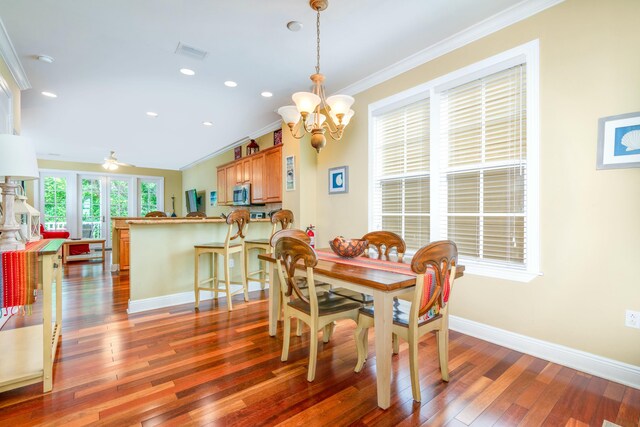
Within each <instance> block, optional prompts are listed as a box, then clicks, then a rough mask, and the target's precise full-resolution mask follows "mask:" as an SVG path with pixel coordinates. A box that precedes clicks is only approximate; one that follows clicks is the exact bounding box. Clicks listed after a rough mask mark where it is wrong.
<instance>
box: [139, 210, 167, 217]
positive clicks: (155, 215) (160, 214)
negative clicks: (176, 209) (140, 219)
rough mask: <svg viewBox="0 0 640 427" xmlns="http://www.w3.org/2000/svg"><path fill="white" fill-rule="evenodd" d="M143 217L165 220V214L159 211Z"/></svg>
mask: <svg viewBox="0 0 640 427" xmlns="http://www.w3.org/2000/svg"><path fill="white" fill-rule="evenodd" d="M144 217H145V218H166V217H167V214H166V213H164V212H161V211H151V212H149V213H147V214H146V215H145V216H144Z"/></svg>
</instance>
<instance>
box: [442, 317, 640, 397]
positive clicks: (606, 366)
mask: <svg viewBox="0 0 640 427" xmlns="http://www.w3.org/2000/svg"><path fill="white" fill-rule="evenodd" d="M449 328H450V329H452V330H454V331H457V332H461V333H463V334H466V335H471V336H472V337H476V338H479V339H482V340H485V341H489V342H492V343H495V344H498V345H501V346H503V347H507V348H510V349H513V350H516V351H520V352H523V353H526V354H530V355H532V356H535V357H539V358H541V359H545V360H548V361H550V362H553V363H557V364H559V365H563V366H567V367H569V368H572V369H577V370H579V371H582V372H586V373H588V374H592V375H596V376H598V377H602V378H605V379H608V380H611V381H615V382H617V383H620V384H624V385H627V386H629V387H633V388H637V389H640V366H634V365H630V364H627V363H623V362H619V361H617V360H613V359H608V358H606V357H601V356H598V355H595V354H591V353H587V352H585V351H581V350H576V349H573V348H569V347H565V346H563V345H559V344H554V343H550V342H547V341H542V340H539V339H536V338H531V337H528V336H525V335H520V334H516V333H514V332H509V331H505V330H504V329H498V328H495V327H493V326H489V325H485V324H483V323H478V322H474V321H472V320H467V319H463V318H461V317H457V316H450V317H449Z"/></svg>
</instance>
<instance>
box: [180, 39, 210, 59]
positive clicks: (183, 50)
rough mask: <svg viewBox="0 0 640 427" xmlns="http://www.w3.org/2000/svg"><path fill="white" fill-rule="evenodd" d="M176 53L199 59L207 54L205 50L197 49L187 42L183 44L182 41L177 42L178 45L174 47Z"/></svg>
mask: <svg viewBox="0 0 640 427" xmlns="http://www.w3.org/2000/svg"><path fill="white" fill-rule="evenodd" d="M176 53H177V54H178V55H184V56H188V57H189V58H195V59H199V60H201V61H202V60H203V59H204V58H205V56H207V52H206V51H204V50H202V49H198V48H196V47H193V46H189V45H188V44H184V43H182V42H179V43H178V47H177V48H176Z"/></svg>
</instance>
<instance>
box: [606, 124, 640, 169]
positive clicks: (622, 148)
mask: <svg viewBox="0 0 640 427" xmlns="http://www.w3.org/2000/svg"><path fill="white" fill-rule="evenodd" d="M639 167H640V112H637V113H628V114H620V115H618V116H609V117H603V118H601V119H600V120H598V157H597V163H596V169H621V168H639Z"/></svg>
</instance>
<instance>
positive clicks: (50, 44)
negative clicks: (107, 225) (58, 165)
mask: <svg viewBox="0 0 640 427" xmlns="http://www.w3.org/2000/svg"><path fill="white" fill-rule="evenodd" d="M519 1H520V0H482V1H478V0H401V1H398V0H395V1H393V0H340V1H338V0H333V1H331V2H330V5H329V8H328V9H327V10H326V11H324V12H322V15H321V22H322V24H321V30H322V33H321V50H322V52H321V54H322V56H321V71H322V72H323V74H325V75H326V89H327V93H328V94H330V93H334V92H336V91H338V90H340V89H342V88H345V87H348V86H350V85H352V84H354V83H356V82H358V81H360V80H362V79H363V78H365V77H367V76H370V75H371V74H373V73H375V72H378V71H380V70H382V69H385V68H386V67H389V66H390V65H392V64H395V63H397V62H398V61H400V60H402V59H404V58H407V57H409V56H411V55H413V54H415V53H417V52H419V51H421V50H423V49H425V48H428V47H430V46H433V45H434V44H436V43H438V42H440V41H442V40H443V39H446V38H448V37H450V36H452V35H454V34H456V33H458V32H460V31H462V30H464V29H466V28H468V27H470V26H472V25H474V24H476V23H478V22H480V21H483V20H485V19H487V18H489V17H491V16H493V15H495V14H498V13H500V12H501V11H504V10H505V9H507V8H509V7H511V6H513V5H515V4H516V3H519ZM0 18H1V19H2V21H3V22H4V25H5V27H6V29H7V32H8V34H9V37H10V39H11V41H12V43H13V45H14V47H15V50H16V52H17V54H18V56H19V59H20V61H21V62H22V65H23V67H24V69H25V71H26V74H27V77H28V78H29V81H30V83H31V86H32V89H29V90H26V91H24V92H23V94H22V134H23V135H24V136H26V137H28V138H30V139H31V140H33V141H34V143H35V145H36V147H37V151H38V157H39V158H49V159H56V160H70V161H83V162H91V163H100V162H101V161H102V159H103V158H104V157H106V156H107V155H108V154H109V151H110V150H115V151H116V155H117V157H118V159H119V160H120V161H123V162H127V163H132V164H135V165H136V166H144V167H155V168H165V169H178V168H180V167H183V166H185V165H187V164H189V163H191V162H194V161H196V160H198V159H200V158H202V157H205V156H207V155H209V154H211V153H213V152H215V151H218V150H220V149H222V148H224V147H226V146H228V145H230V144H233V143H234V142H236V141H238V140H240V139H242V138H245V137H248V136H251V137H256V136H259V134H260V132H262V133H265V132H264V131H265V130H267V129H266V128H265V127H269V126H271V125H272V124H273V123H274V122H276V121H277V120H278V119H279V116H278V115H277V114H276V113H275V110H276V109H277V108H278V107H279V106H282V105H288V104H291V98H290V96H291V94H292V93H293V92H296V91H299V90H308V89H309V87H310V81H309V80H308V76H309V75H310V74H312V73H313V72H314V66H315V43H316V41H315V12H314V11H313V10H311V8H310V7H309V5H308V2H307V0H236V1H221V0H189V1H186V0H183V1H180V0H135V1H132V0H108V1H105V0H0ZM291 20H297V21H300V22H302V23H303V25H304V28H303V29H302V30H301V31H299V32H290V31H289V30H287V28H286V23H287V22H288V21H291ZM178 42H183V43H186V44H188V45H190V46H194V47H197V48H199V49H203V50H206V51H207V52H208V55H207V57H206V58H205V59H204V60H203V61H200V60H195V59H191V58H188V57H185V56H181V55H177V54H175V53H174V52H175V50H176V47H177V45H178ZM42 54H45V55H50V56H52V57H54V58H55V62H54V63H52V64H46V63H43V62H40V61H37V60H36V59H35V57H36V56H37V55H42ZM182 67H187V68H191V69H193V70H195V71H196V75H195V76H193V77H186V76H183V75H182V74H180V73H179V71H178V70H179V69H180V68H182ZM225 80H234V81H236V82H238V87H236V88H234V89H230V88H227V87H225V86H224V85H223V82H224V81H225ZM264 90H268V91H271V92H273V93H274V96H273V98H270V99H267V98H263V97H261V96H260V92H262V91H264ZM42 91H50V92H54V93H56V94H57V95H58V98H56V99H50V98H46V97H44V96H42V95H41V94H40V92H42ZM147 111H155V112H157V113H158V114H159V116H158V117H157V118H155V119H152V118H149V117H147V116H146V115H145V113H146V112H147ZM360 111H366V109H364V110H363V109H362V106H361V109H360ZM205 120H210V121H212V122H213V123H214V126H212V127H205V126H203V125H202V124H201V123H202V122H203V121H205ZM347 131H348V130H347Z"/></svg>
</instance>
